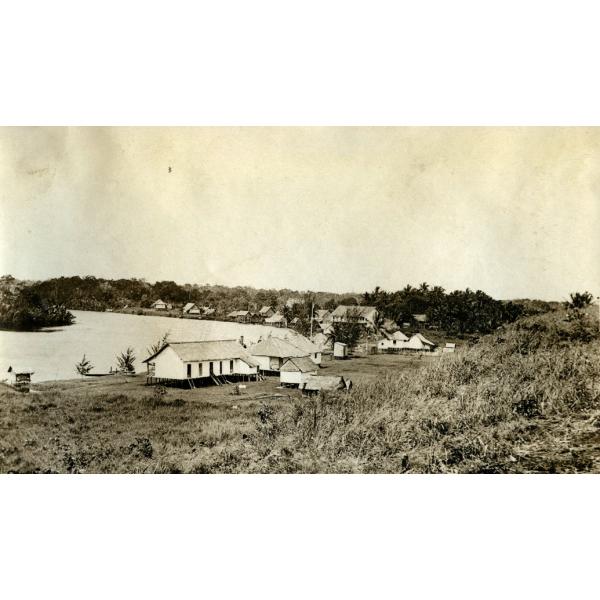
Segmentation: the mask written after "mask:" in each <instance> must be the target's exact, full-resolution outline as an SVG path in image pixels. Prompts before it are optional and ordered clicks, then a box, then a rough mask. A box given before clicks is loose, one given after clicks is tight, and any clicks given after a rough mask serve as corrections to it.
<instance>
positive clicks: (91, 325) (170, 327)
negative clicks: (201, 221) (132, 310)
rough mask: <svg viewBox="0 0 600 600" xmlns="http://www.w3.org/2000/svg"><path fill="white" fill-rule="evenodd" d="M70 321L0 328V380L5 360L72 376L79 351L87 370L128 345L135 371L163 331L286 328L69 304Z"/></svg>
mask: <svg viewBox="0 0 600 600" xmlns="http://www.w3.org/2000/svg"><path fill="white" fill-rule="evenodd" d="M71 312H72V313H73V315H74V316H75V318H76V320H75V323H74V324H73V325H69V326H66V327H56V328H48V329H43V330H41V331H33V332H31V331H0V369H1V372H0V380H2V379H4V378H5V377H7V376H8V374H7V370H8V367H9V366H12V367H13V368H29V369H32V370H33V371H34V375H33V376H32V381H33V382H34V383H35V382H39V381H49V380H59V379H71V378H74V377H78V375H77V373H76V371H75V364H76V363H78V362H79V361H80V360H81V358H82V356H83V355H84V354H85V355H86V357H87V358H88V359H89V360H90V361H91V363H92V364H93V365H94V367H95V368H94V369H93V371H92V373H93V372H98V373H105V372H108V370H109V368H110V367H113V368H115V367H116V364H117V361H116V355H117V354H119V353H120V352H123V351H125V349H126V348H127V347H128V346H131V347H132V348H133V349H134V354H135V356H136V361H135V367H136V371H137V372H143V371H145V370H146V369H145V365H144V364H142V360H144V359H145V358H147V356H148V353H147V348H148V347H149V346H150V345H151V344H153V343H155V342H157V341H158V340H159V339H160V338H161V337H162V336H163V335H164V334H165V333H167V332H168V333H169V339H170V340H171V341H174V342H176V341H199V340H223V339H239V338H240V337H241V336H243V337H244V341H245V342H254V341H256V340H258V338H259V337H260V336H263V337H264V336H267V335H269V333H271V334H272V335H274V336H279V337H283V336H284V335H285V334H286V333H287V332H288V330H287V329H279V328H276V327H267V326H265V325H242V324H239V323H230V322H225V321H198V320H193V319H174V318H171V317H148V316H137V315H126V314H121V313H106V312H93V311H82V310H72V311H71Z"/></svg>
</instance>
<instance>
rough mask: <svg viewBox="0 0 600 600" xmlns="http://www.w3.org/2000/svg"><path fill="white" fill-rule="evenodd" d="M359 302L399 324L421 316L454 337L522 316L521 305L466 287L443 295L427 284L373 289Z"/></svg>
mask: <svg viewBox="0 0 600 600" xmlns="http://www.w3.org/2000/svg"><path fill="white" fill-rule="evenodd" d="M363 300H364V303H365V304H367V305H370V306H375V307H376V308H377V309H378V311H379V312H380V315H382V316H384V317H385V318H388V319H391V320H393V321H395V322H396V323H398V324H399V325H402V323H405V322H408V323H411V322H414V315H416V314H424V315H426V317H427V323H428V325H429V326H433V327H439V328H440V329H443V330H445V331H447V332H448V333H450V334H457V335H462V334H472V333H489V332H491V331H493V330H494V329H496V328H498V327H499V326H500V325H502V324H504V323H511V322H513V321H515V320H516V319H517V318H518V317H519V316H520V315H521V314H522V313H523V308H522V306H521V305H519V304H516V303H513V302H502V301H500V300H494V299H493V298H492V297H491V296H488V295H487V294H486V293H484V292H482V291H481V290H477V291H475V292H474V291H473V290H470V289H468V288H467V289H466V290H464V291H461V290H456V291H454V292H451V293H447V292H446V291H445V290H444V288H442V287H440V286H434V287H430V286H429V285H428V284H427V283H422V284H421V285H420V286H419V287H416V288H415V287H412V286H410V285H407V286H406V287H405V288H403V289H402V290H399V291H397V292H386V291H385V290H382V289H381V288H379V287H376V288H375V289H374V290H373V292H366V293H365V294H364V295H363Z"/></svg>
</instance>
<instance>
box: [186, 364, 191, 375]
mask: <svg viewBox="0 0 600 600" xmlns="http://www.w3.org/2000/svg"><path fill="white" fill-rule="evenodd" d="M187 376H188V378H190V377H191V376H192V365H191V364H190V363H188V365H187Z"/></svg>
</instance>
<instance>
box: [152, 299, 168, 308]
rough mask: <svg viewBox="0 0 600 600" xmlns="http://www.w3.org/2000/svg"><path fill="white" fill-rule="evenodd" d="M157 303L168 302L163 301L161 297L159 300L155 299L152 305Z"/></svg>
mask: <svg viewBox="0 0 600 600" xmlns="http://www.w3.org/2000/svg"><path fill="white" fill-rule="evenodd" d="M155 304H166V302H163V301H162V300H160V299H159V300H155V301H154V302H153V303H152V306H154V305H155Z"/></svg>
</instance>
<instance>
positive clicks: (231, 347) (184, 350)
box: [142, 340, 258, 367]
mask: <svg viewBox="0 0 600 600" xmlns="http://www.w3.org/2000/svg"><path fill="white" fill-rule="evenodd" d="M166 348H171V349H172V350H173V351H174V352H175V354H177V356H178V357H179V358H180V359H181V360H182V361H184V362H200V361H205V360H232V359H234V358H239V359H240V360H243V361H244V362H245V363H247V364H248V365H250V366H251V367H257V366H258V364H257V363H256V361H254V360H253V359H252V357H251V356H250V355H249V354H248V352H247V351H246V349H245V348H244V347H243V346H242V345H241V344H240V343H239V342H238V341H237V340H211V341H202V342H169V343H168V344H167V345H166V346H164V347H163V348H162V349H161V350H159V351H158V352H156V353H155V354H153V355H152V356H149V357H148V358H146V359H145V360H143V361H142V362H148V361H150V360H152V359H153V358H155V357H156V356H158V355H159V354H160V353H161V352H164V350H165V349H166Z"/></svg>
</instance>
